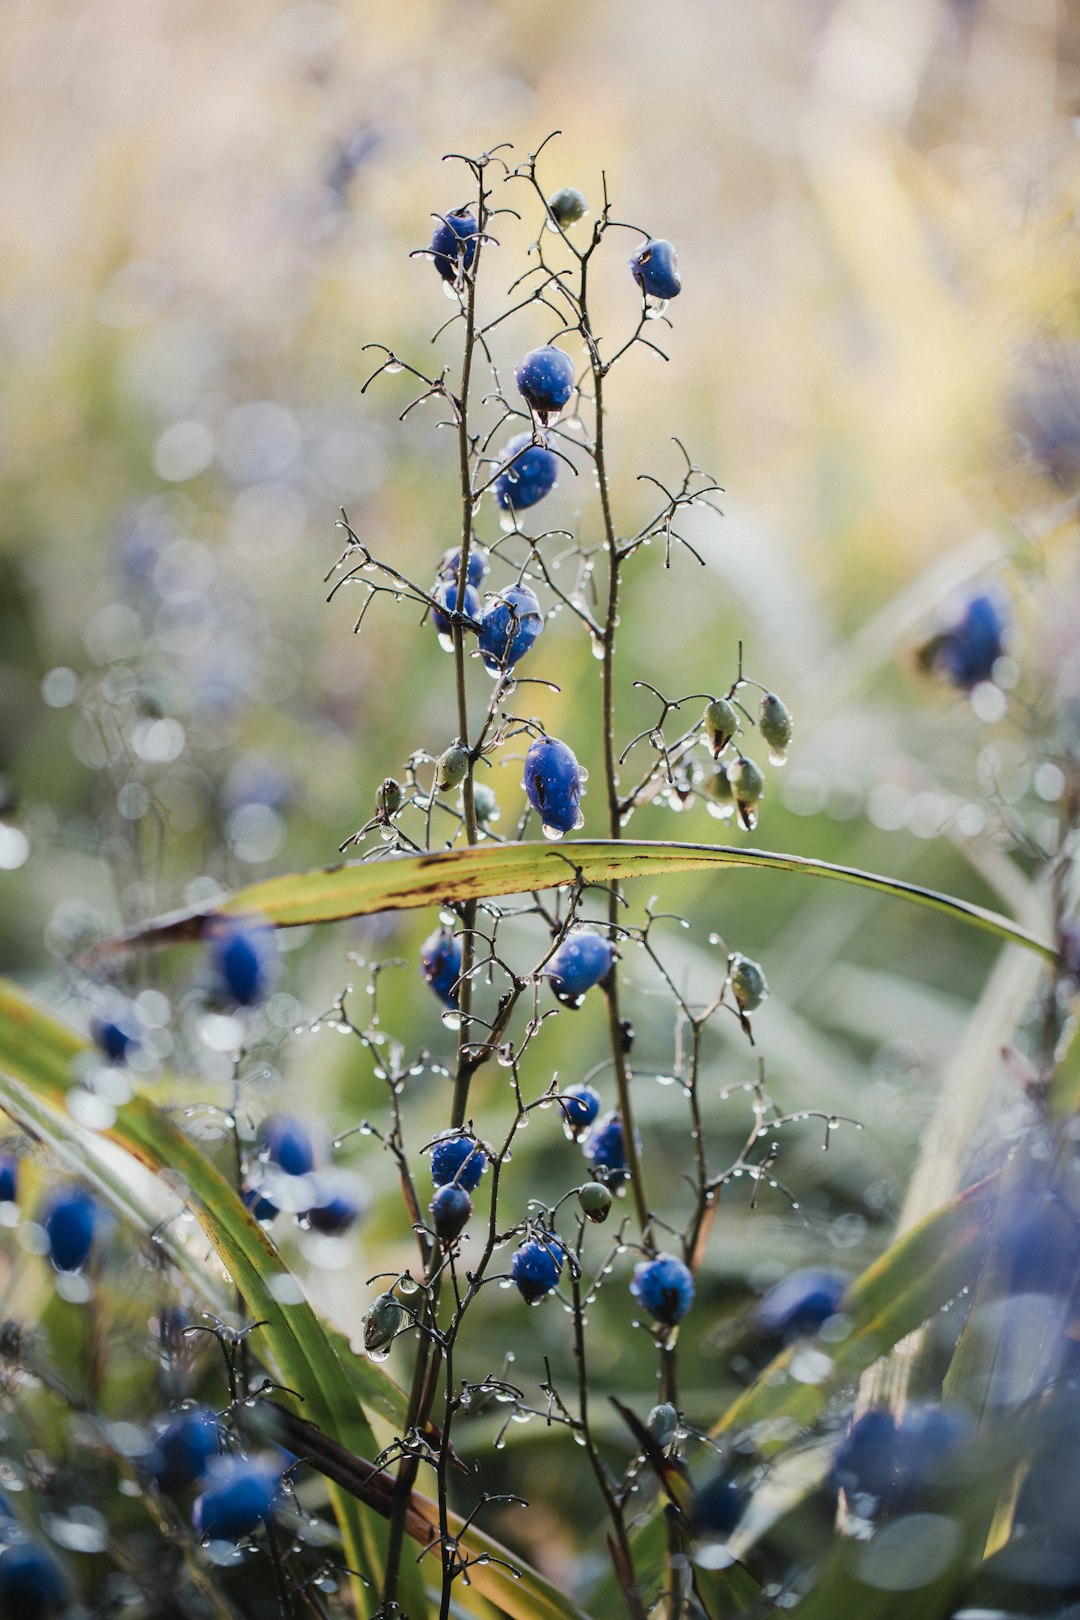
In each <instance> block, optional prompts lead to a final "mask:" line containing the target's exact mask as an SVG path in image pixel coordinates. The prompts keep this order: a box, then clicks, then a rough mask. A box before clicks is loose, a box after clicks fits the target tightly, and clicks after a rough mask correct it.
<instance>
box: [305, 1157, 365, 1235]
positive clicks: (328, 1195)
mask: <svg viewBox="0 0 1080 1620" xmlns="http://www.w3.org/2000/svg"><path fill="white" fill-rule="evenodd" d="M313 1192H314V1198H313V1199H312V1203H311V1207H310V1209H308V1210H307V1212H306V1214H305V1216H304V1219H305V1221H306V1223H307V1225H308V1226H310V1227H311V1229H312V1231H313V1232H322V1233H323V1234H324V1235H325V1236H326V1237H338V1236H340V1235H341V1233H343V1232H347V1231H348V1230H349V1228H350V1226H353V1225H354V1224H355V1223H356V1221H358V1220H359V1218H360V1215H361V1212H362V1210H363V1207H364V1203H363V1199H362V1197H361V1188H360V1185H359V1184H358V1182H357V1181H356V1179H355V1178H354V1177H353V1176H346V1175H345V1174H344V1173H342V1172H333V1171H331V1172H326V1171H324V1172H323V1174H322V1175H319V1176H316V1177H315V1185H314V1188H313Z"/></svg>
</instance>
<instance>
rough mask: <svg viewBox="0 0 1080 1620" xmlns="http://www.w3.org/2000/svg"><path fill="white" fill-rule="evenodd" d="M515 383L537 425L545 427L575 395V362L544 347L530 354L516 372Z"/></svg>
mask: <svg viewBox="0 0 1080 1620" xmlns="http://www.w3.org/2000/svg"><path fill="white" fill-rule="evenodd" d="M515 381H516V382H517V385H518V392H519V393H520V394H521V396H522V398H523V399H524V400H525V401H526V403H527V404H528V406H529V408H530V409H531V410H532V412H533V414H534V415H535V416H536V418H537V420H538V421H539V423H540V425H541V426H542V427H546V426H547V424H548V419H549V418H550V417H552V416H557V415H558V414H559V412H560V411H561V410H562V408H563V406H564V405H565V404H566V402H567V400H568V399H569V398H570V396H571V394H572V393H573V392H574V362H573V361H572V360H571V358H570V356H569V355H568V354H565V353H564V352H563V350H562V349H556V348H555V346H554V345H553V344H551V343H547V344H545V345H544V347H543V348H541V349H531V350H530V351H529V353H528V354H527V355H526V356H525V358H524V360H523V361H522V362H521V364H520V365H519V366H518V368H517V372H516V373H515Z"/></svg>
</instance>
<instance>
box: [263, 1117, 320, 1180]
mask: <svg viewBox="0 0 1080 1620" xmlns="http://www.w3.org/2000/svg"><path fill="white" fill-rule="evenodd" d="M259 1156H260V1158H263V1159H269V1161H270V1163H271V1164H276V1165H277V1167H278V1169H279V1170H284V1172H285V1174H286V1175H287V1176H306V1175H308V1174H309V1172H310V1171H312V1170H314V1168H315V1159H316V1151H315V1138H314V1136H313V1134H312V1132H311V1130H310V1128H309V1127H308V1126H307V1125H306V1124H305V1123H304V1121H303V1120H302V1119H298V1118H297V1117H296V1115H295V1114H271V1115H270V1116H269V1118H268V1119H265V1120H264V1121H263V1123H262V1126H261V1128H260V1131H259Z"/></svg>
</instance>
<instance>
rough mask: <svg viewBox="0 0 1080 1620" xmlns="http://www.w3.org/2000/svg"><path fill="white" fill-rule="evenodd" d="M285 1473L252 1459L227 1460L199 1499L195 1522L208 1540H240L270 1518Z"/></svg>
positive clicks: (217, 1466)
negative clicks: (282, 1475)
mask: <svg viewBox="0 0 1080 1620" xmlns="http://www.w3.org/2000/svg"><path fill="white" fill-rule="evenodd" d="M281 1474H282V1470H281V1469H280V1468H279V1467H278V1466H277V1465H276V1464H271V1463H267V1462H257V1461H255V1460H254V1459H253V1458H250V1457H224V1458H222V1459H221V1461H220V1462H218V1463H217V1464H215V1465H214V1467H213V1468H212V1470H211V1471H210V1476H209V1487H208V1489H207V1490H205V1491H204V1492H203V1494H202V1495H201V1496H199V1497H197V1498H196V1500H195V1506H194V1509H193V1510H192V1522H193V1523H194V1525H195V1529H196V1530H197V1531H198V1533H199V1535H200V1536H203V1537H204V1538H205V1539H206V1540H207V1541H241V1540H243V1538H244V1537H245V1536H251V1535H254V1533H255V1531H256V1530H258V1528H259V1526H260V1525H261V1524H264V1523H265V1522H266V1520H267V1519H268V1518H269V1516H270V1511H271V1509H272V1507H273V1503H274V1498H275V1496H276V1495H277V1493H278V1487H279V1485H280V1483H281Z"/></svg>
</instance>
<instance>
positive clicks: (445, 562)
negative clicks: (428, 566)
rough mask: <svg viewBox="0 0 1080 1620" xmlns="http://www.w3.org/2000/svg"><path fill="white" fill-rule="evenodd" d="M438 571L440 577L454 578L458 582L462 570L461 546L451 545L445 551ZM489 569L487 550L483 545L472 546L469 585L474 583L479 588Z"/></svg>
mask: <svg viewBox="0 0 1080 1620" xmlns="http://www.w3.org/2000/svg"><path fill="white" fill-rule="evenodd" d="M436 571H437V573H438V576H439V578H440V579H452V580H454V581H455V582H456V580H457V577H458V574H459V572H460V571H461V547H460V546H451V547H450V550H449V551H444V552H443V555H442V561H441V562H440V563H439V566H438V569H437V570H436ZM487 571H488V561H487V552H486V551H485V550H484V549H483V547H482V546H470V547H469V577H468V579H467V580H466V582H465V583H466V584H467V585H472V586H473V587H474V588H475V589H477V590H478V589H479V588H480V585H481V584H482V583H483V579H484V575H485V574H486V573H487Z"/></svg>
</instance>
